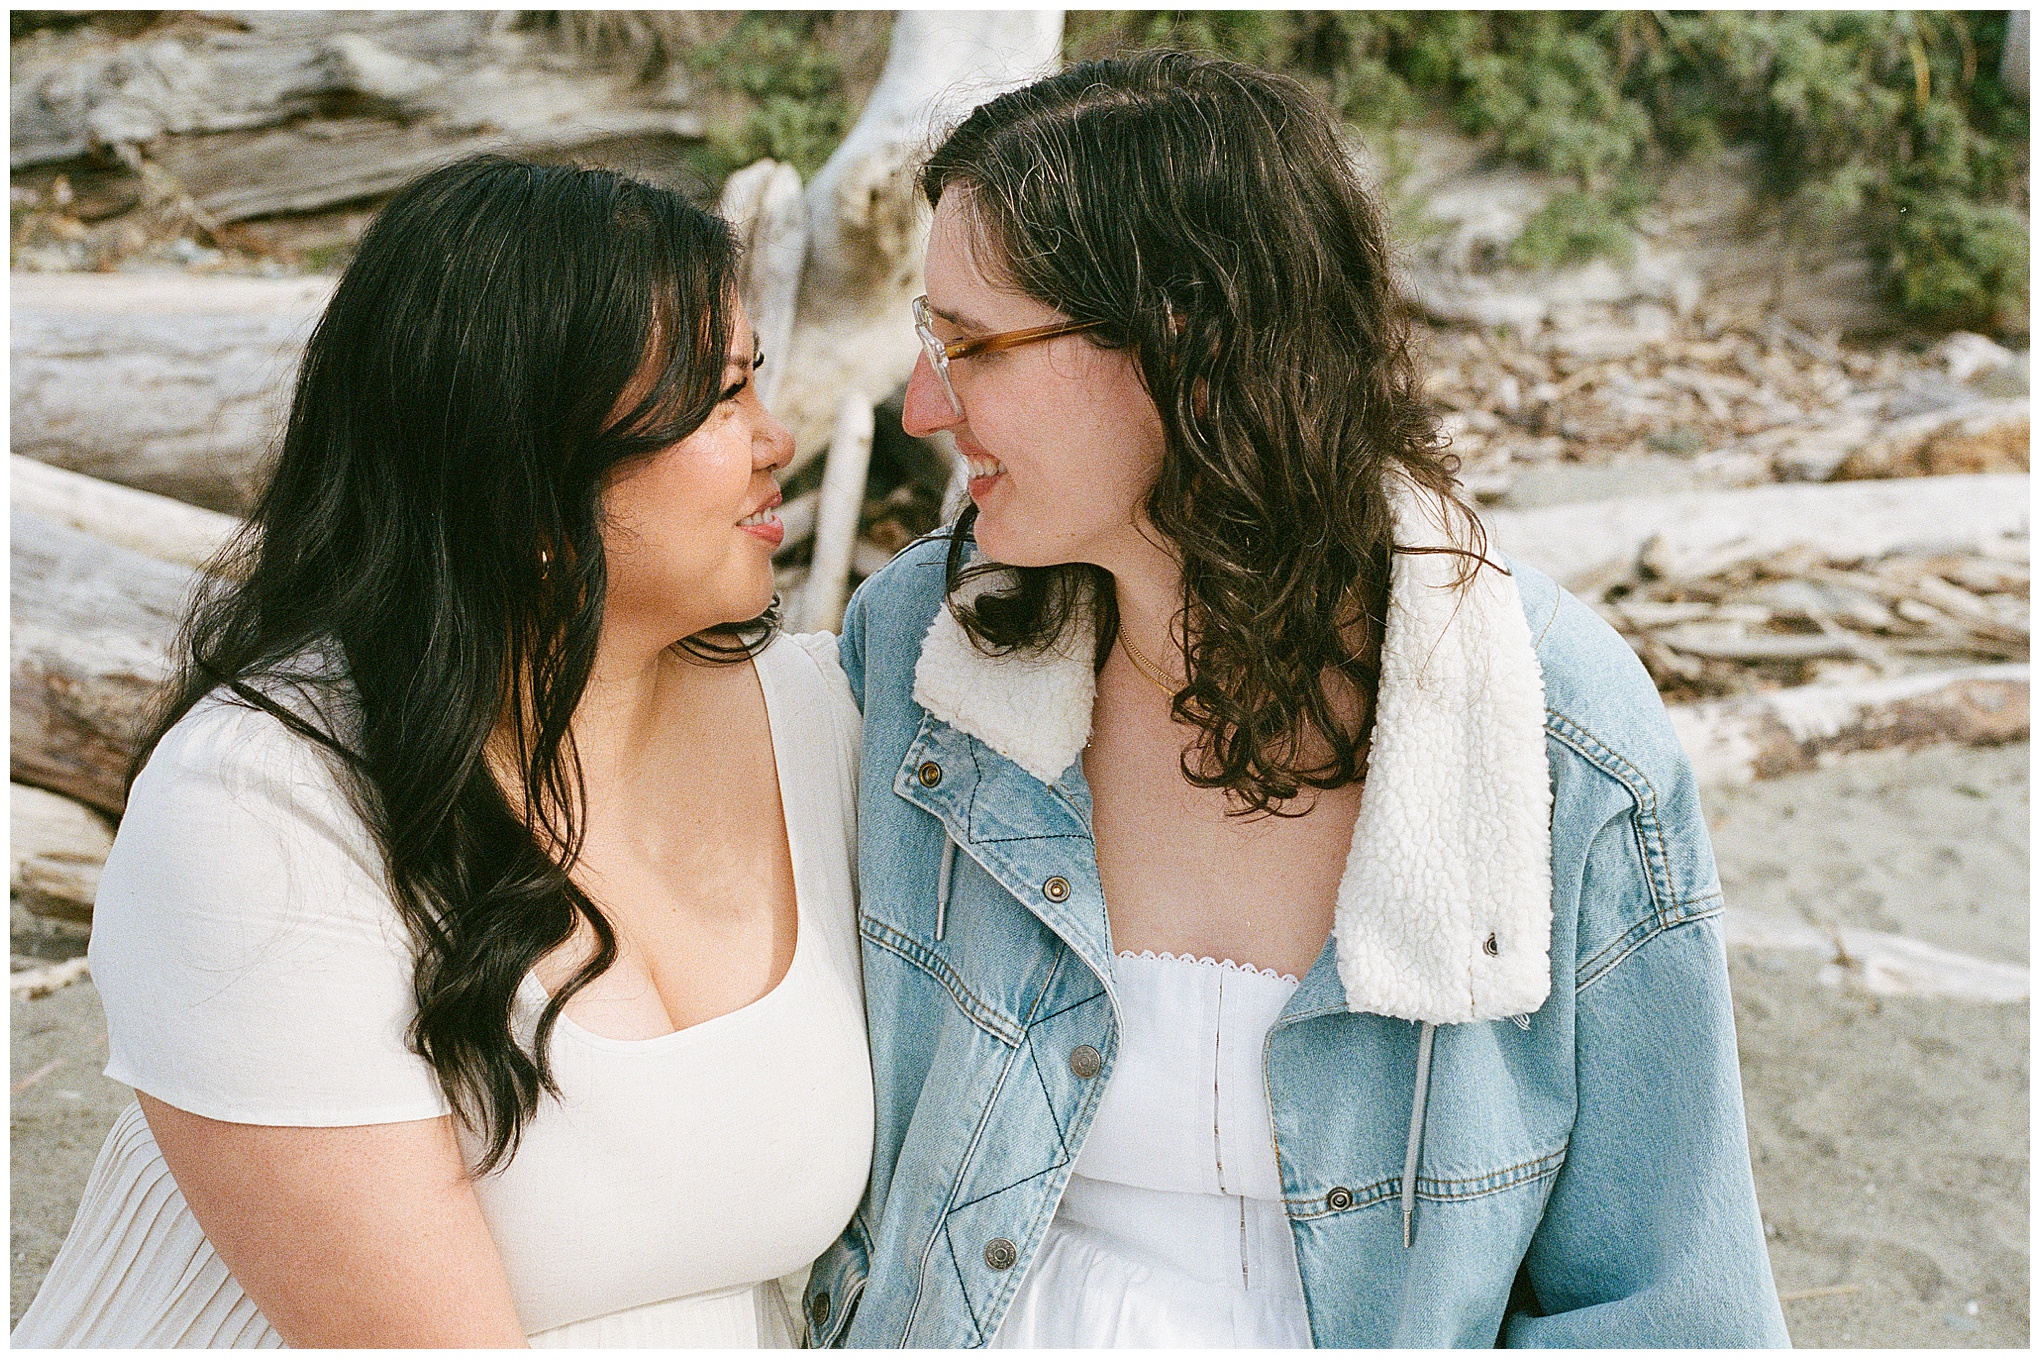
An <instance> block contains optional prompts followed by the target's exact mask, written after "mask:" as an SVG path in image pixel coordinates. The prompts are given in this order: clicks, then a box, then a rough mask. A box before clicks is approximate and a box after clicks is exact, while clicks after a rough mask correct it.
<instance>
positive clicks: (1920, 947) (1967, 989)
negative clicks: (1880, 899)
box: [1724, 909, 2033, 1004]
mask: <svg viewBox="0 0 2040 1359" xmlns="http://www.w3.org/2000/svg"><path fill="white" fill-rule="evenodd" d="M1724 919H1725V921H1726V923H1727V926H1728V928H1727V931H1726V933H1727V935H1728V943H1729V946H1730V947H1731V948H1746V949H1755V950H1783V951H1786V952H1796V953H1817V954H1823V955H1825V956H1826V957H1827V959H1828V962H1827V965H1826V966H1825V967H1823V968H1821V970H1820V979H1821V980H1822V981H1823V982H1826V983H1828V984H1829V985H1853V986H1860V987H1861V988H1862V989H1863V990H1865V991H1868V992H1870V993H1871V994H1872V995H1879V996H1945V997H1948V998H1950V999H1955V1000H1972V1001H1985V1002H1995V1003H1998V1004H2018V1003H2020V1002H2023V1001H2025V1000H2027V999H2029V998H2030V997H2031V996H2032V993H2033V973H2032V969H2030V968H2028V967H2026V966H2025V965H2024V964H2021V963H2000V962H1993V961H1991V960H1990V959H1987V958H1972V957H1970V956H1969V955H1967V954H1964V953H1956V952H1954V951H1953V950H1952V949H1945V948H1936V947H1935V946H1934V945H1932V944H1923V943H1921V942H1920V941H1919V940H1917V939H1908V938H1906V937H1905V936H1904V935H1900V934H1886V933H1883V932H1882V931H1879V930H1858V929H1839V928H1838V929H1832V930H1824V929H1821V928H1819V927H1817V926H1814V925H1809V924H1807V923H1806V922H1804V921H1800V920H1781V919H1778V918H1777V917H1774V916H1768V915H1759V914H1756V913H1754V912H1751V911H1738V910H1734V909H1730V910H1728V911H1726V912H1725V913H1724Z"/></svg>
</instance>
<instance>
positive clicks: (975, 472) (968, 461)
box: [964, 453, 1006, 481]
mask: <svg viewBox="0 0 2040 1359" xmlns="http://www.w3.org/2000/svg"><path fill="white" fill-rule="evenodd" d="M964 464H965V466H966V468H967V469H968V470H969V473H970V479H971V480H972V481H978V480H981V479H983V478H985V477H995V476H998V475H999V474H1000V473H1001V472H1003V471H1005V470H1006V464H1004V463H1002V462H1000V461H999V460H998V459H997V458H995V457H993V456H992V455H991V454H989V453H969V454H966V455H965V456H964Z"/></svg>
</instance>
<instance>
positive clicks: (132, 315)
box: [9, 274, 334, 514]
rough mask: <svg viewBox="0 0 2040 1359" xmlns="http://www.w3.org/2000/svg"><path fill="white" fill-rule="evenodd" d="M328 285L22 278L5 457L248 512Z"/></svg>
mask: <svg viewBox="0 0 2040 1359" xmlns="http://www.w3.org/2000/svg"><path fill="white" fill-rule="evenodd" d="M333 283H334V280H332V279H330V278H296V279H259V278H203V277H191V276H187V275H144V274H105V275H100V274H23V275H18V276H16V278H15V279H14V281H13V302H12V314H13V319H14V330H13V338H12V341H11V359H12V362H11V373H12V377H13V390H12V396H11V401H10V406H9V411H10V414H11V418H12V422H13V444H12V450H11V451H13V452H14V453H18V454H22V455H24V456H26V457H30V458H33V459H35V460H36V461H38V462H45V463H49V464H51V465H52V466H56V467H63V468H68V469H70V470H71V471H74V472H83V473H85V474H86V475H88V476H94V477H98V478H100V479H101V480H105V481H112V482H118V483H119V484H121V485H123V486H132V487H135V488H137V489H139V490H144V491H154V492H156V493H158V494H160V495H166V496H169V497H171V498H172V499H175V500H182V501H184V502H186V503H188V504H193V505H200V506H203V507H205V508H207V509H212V510H219V511H222V512H225V513H229V514H240V513H245V512H246V511H247V509H248V507H249V506H250V504H252V502H253V499H254V496H255V494H256V493H257V492H258V491H259V489H260V487H261V484H262V481H263V478H264V476H265V475H266V472H267V468H268V464H269V456H270V451H271V449H272V447H273V445H274V442H275V439H276V437H277V434H278V433H279V432H280V430H281V428H282V424H283V419H284V416H285V413H286V411H287V410H288V406H289V401H290V386H291V379H292V377H293V375H294V374H295V372H296V369H297V363H298V359H299V356H300V355H301V353H302V352H303V348H304V343H305V340H306V339H307V338H308V337H309V336H310V334H311V330H312V326H313V325H314V324H315V323H316V322H317V320H318V316H319V312H320V310H321V309H322V308H324V306H325V305H326V299H327V297H328V296H330V295H331V292H332V288H333Z"/></svg>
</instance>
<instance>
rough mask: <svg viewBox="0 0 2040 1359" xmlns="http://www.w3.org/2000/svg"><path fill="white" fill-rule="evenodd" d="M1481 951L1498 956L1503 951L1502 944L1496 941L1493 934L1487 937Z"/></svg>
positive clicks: (1494, 956)
mask: <svg viewBox="0 0 2040 1359" xmlns="http://www.w3.org/2000/svg"><path fill="white" fill-rule="evenodd" d="M1480 951H1481V952H1482V953H1485V954H1486V955H1487V956H1488V957H1490V958H1498V957H1500V956H1501V952H1502V950H1501V947H1500V945H1498V944H1496V943H1495V937H1494V936H1493V935H1492V934H1491V935H1489V936H1488V937H1487V942H1486V943H1484V944H1482V945H1481V946H1480Z"/></svg>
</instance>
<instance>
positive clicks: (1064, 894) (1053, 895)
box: [1041, 878, 1070, 901]
mask: <svg viewBox="0 0 2040 1359" xmlns="http://www.w3.org/2000/svg"><path fill="white" fill-rule="evenodd" d="M1041 895H1043V896H1045V897H1047V898H1048V899H1049V900H1050V901H1068V900H1069V899H1070V883H1069V879H1068V878H1050V879H1049V880H1048V881H1047V882H1045V883H1043V884H1041Z"/></svg>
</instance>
